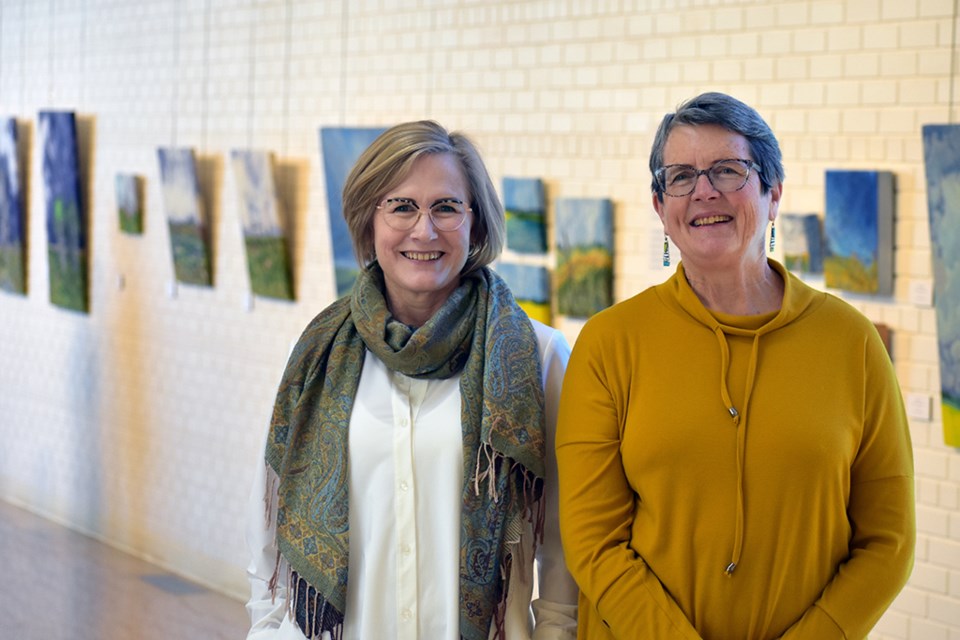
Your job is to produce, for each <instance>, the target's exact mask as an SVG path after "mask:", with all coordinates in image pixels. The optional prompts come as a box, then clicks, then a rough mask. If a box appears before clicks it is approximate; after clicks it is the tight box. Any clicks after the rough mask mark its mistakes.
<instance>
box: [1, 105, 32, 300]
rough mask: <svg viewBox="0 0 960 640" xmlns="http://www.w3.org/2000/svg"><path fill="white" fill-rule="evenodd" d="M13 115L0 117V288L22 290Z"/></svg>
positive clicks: (23, 238) (23, 250)
mask: <svg viewBox="0 0 960 640" xmlns="http://www.w3.org/2000/svg"><path fill="white" fill-rule="evenodd" d="M19 151H20V148H19V146H18V143H17V121H16V119H15V118H0V290H3V291H7V292H9V293H26V291H27V278H26V264H27V232H26V219H25V217H24V209H23V182H22V178H23V174H22V173H21V169H20V156H19Z"/></svg>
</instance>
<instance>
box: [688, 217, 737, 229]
mask: <svg viewBox="0 0 960 640" xmlns="http://www.w3.org/2000/svg"><path fill="white" fill-rule="evenodd" d="M729 219H730V216H710V217H709V218H698V219H696V220H694V221H693V226H695V227H703V226H706V225H708V224H716V223H718V222H726V221H727V220H729Z"/></svg>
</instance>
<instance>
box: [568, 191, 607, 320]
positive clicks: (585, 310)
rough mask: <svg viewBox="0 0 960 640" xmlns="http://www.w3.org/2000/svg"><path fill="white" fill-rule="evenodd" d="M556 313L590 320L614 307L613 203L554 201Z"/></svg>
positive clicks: (574, 200)
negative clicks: (600, 312) (555, 207)
mask: <svg viewBox="0 0 960 640" xmlns="http://www.w3.org/2000/svg"><path fill="white" fill-rule="evenodd" d="M556 245H557V271H556V277H557V283H556V287H557V289H556V290H557V311H558V312H559V313H560V314H562V315H566V316H572V317H575V318H589V317H590V316H592V315H593V314H595V313H596V312H598V311H601V310H602V309H605V308H606V307H609V306H610V305H611V304H613V202H611V201H610V200H608V199H603V198H561V199H558V200H557V221H556Z"/></svg>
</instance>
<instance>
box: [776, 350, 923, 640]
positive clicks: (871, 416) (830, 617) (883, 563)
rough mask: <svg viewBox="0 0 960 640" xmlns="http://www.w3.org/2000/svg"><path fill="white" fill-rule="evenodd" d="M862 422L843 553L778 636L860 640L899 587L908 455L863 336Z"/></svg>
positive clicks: (907, 530)
mask: <svg viewBox="0 0 960 640" xmlns="http://www.w3.org/2000/svg"><path fill="white" fill-rule="evenodd" d="M866 353H867V356H866V363H865V371H866V375H865V378H864V424H863V436H862V439H861V443H860V449H859V451H858V453H857V456H856V458H855V460H854V463H853V465H852V468H851V470H850V501H849V505H848V507H847V515H848V518H849V519H850V525H851V530H852V532H853V533H852V536H851V539H850V551H849V554H848V556H847V558H846V559H845V560H844V561H843V562H842V563H841V564H840V565H839V567H838V568H837V571H836V573H835V574H834V576H833V579H832V580H831V581H830V582H829V583H828V584H827V586H826V587H825V588H824V590H823V592H822V594H821V595H820V598H819V599H818V600H817V602H815V603H814V604H813V605H812V606H811V607H809V608H808V609H807V610H806V612H804V614H803V616H802V617H801V618H800V619H799V620H798V621H797V622H796V623H795V624H794V625H793V626H792V627H791V628H789V629H788V630H787V632H786V633H785V634H784V635H783V636H782V637H783V638H784V639H785V640H806V639H807V638H810V639H817V640H820V639H829V638H838V639H846V638H865V637H866V636H867V634H868V633H869V631H870V629H871V628H872V627H873V625H875V624H876V623H877V621H878V620H879V619H880V616H881V615H882V614H883V612H884V611H885V610H886V609H887V607H888V606H890V603H891V602H892V601H893V599H894V598H895V597H896V595H897V593H899V591H900V590H901V589H902V588H903V585H904V584H905V583H906V581H907V579H908V578H909V576H910V571H911V569H912V568H913V552H914V545H915V542H916V520H915V502H914V488H913V454H912V450H911V444H910V432H909V428H908V423H907V417H906V413H905V411H904V408H903V399H902V396H901V393H900V387H899V385H898V384H897V379H896V375H895V373H894V370H893V366H892V365H891V363H890V360H889V357H888V356H887V354H886V351H885V350H884V348H883V345H882V344H881V343H880V340H879V338H878V337H875V336H872V335H871V336H870V338H869V339H868V341H867V351H866Z"/></svg>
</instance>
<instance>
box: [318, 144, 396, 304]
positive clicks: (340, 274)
mask: <svg viewBox="0 0 960 640" xmlns="http://www.w3.org/2000/svg"><path fill="white" fill-rule="evenodd" d="M384 131H386V128H384V127H374V128H356V127H354V128H351V127H322V128H321V129H320V154H321V155H322V156H323V172H324V176H325V178H326V183H327V211H328V212H329V215H330V238H331V240H332V243H333V267H334V272H335V274H336V285H337V295H340V296H342V295H345V294H346V293H348V292H349V291H350V289H351V288H352V287H353V283H354V281H355V280H356V279H357V275H358V274H359V273H360V265H359V264H358V263H357V258H356V256H355V255H354V252H353V241H352V240H351V239H350V231H349V229H348V228H347V221H346V220H344V218H343V206H342V201H341V199H342V192H343V183H344V182H346V179H347V175H348V174H349V173H350V169H352V168H353V164H354V163H355V162H356V161H357V158H359V157H360V154H361V153H363V152H364V150H365V149H366V148H367V147H369V146H370V143H372V142H373V141H374V140H376V138H377V136H379V135H380V134H381V133H383V132H384Z"/></svg>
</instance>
